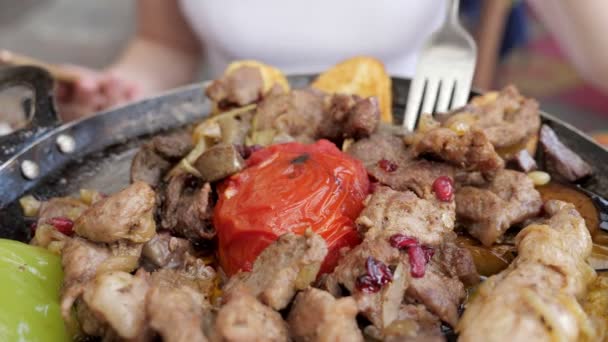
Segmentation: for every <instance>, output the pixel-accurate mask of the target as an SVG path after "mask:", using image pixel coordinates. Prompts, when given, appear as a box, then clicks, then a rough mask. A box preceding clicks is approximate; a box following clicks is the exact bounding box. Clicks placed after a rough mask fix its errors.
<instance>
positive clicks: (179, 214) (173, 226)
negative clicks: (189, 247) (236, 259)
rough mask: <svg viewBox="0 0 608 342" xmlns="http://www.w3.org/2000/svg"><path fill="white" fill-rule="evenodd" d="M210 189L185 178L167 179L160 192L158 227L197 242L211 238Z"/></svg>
mask: <svg viewBox="0 0 608 342" xmlns="http://www.w3.org/2000/svg"><path fill="white" fill-rule="evenodd" d="M212 214H213V203H212V201H211V185H210V184H209V183H204V184H201V183H200V182H199V181H198V180H197V179H196V178H194V177H193V176H191V175H189V174H185V173H183V174H178V175H176V176H173V177H171V179H170V180H169V183H168V184H167V186H166V187H165V189H164V200H163V204H162V209H161V214H160V215H161V223H160V225H161V227H162V228H163V229H168V230H171V231H172V232H174V233H175V234H176V235H179V236H182V237H185V238H187V239H188V240H190V241H193V242H198V241H201V240H210V239H212V238H213V237H214V236H215V228H214V227H213V224H212Z"/></svg>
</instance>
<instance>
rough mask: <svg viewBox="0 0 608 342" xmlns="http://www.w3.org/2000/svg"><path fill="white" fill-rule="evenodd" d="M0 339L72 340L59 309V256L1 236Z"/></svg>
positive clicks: (60, 276) (60, 271)
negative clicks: (0, 305)
mask: <svg viewBox="0 0 608 342" xmlns="http://www.w3.org/2000/svg"><path fill="white" fill-rule="evenodd" d="M0 274H2V281H0V303H2V310H0V341H71V340H72V338H71V337H72V336H71V335H72V334H70V332H69V331H68V329H66V326H65V325H64V322H63V319H62V318H61V313H60V309H59V290H60V288H61V281H62V279H63V271H62V270H61V258H60V257H58V256H57V255H55V254H53V253H51V252H49V251H47V250H45V249H43V248H40V247H34V246H29V245H26V244H24V243H21V242H17V241H12V240H3V239H0Z"/></svg>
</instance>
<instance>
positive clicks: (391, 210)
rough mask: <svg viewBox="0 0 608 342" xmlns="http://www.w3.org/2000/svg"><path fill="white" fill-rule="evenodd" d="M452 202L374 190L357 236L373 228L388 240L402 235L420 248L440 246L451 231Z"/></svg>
mask: <svg viewBox="0 0 608 342" xmlns="http://www.w3.org/2000/svg"><path fill="white" fill-rule="evenodd" d="M454 220H455V214H454V202H453V201H451V202H442V201H439V200H437V199H436V198H435V197H434V196H433V197H431V198H429V199H424V198H419V197H418V196H416V194H415V193H413V192H411V191H403V192H401V191H395V190H393V189H391V188H389V187H386V186H379V187H377V188H376V190H375V191H374V193H373V194H372V196H371V198H369V199H368V201H367V204H366V206H365V208H364V209H363V211H362V212H361V214H360V215H359V217H358V218H357V220H356V221H355V223H356V224H357V228H358V229H359V231H360V232H362V233H365V232H367V231H368V230H370V229H372V228H376V230H374V232H378V233H380V234H382V235H383V236H385V237H386V238H389V237H390V236H391V235H393V234H403V235H406V236H409V237H413V238H416V239H418V241H419V242H420V243H421V244H424V245H429V246H439V245H440V244H441V243H443V241H444V239H445V238H446V237H447V236H448V235H450V234H452V232H453V230H454Z"/></svg>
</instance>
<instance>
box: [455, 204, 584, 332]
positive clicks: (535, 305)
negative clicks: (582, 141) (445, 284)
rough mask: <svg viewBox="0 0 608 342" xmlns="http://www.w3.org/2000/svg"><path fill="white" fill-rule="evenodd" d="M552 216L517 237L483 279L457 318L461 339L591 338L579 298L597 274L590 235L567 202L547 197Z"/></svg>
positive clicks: (549, 211)
mask: <svg viewBox="0 0 608 342" xmlns="http://www.w3.org/2000/svg"><path fill="white" fill-rule="evenodd" d="M544 209H545V212H546V213H547V214H548V215H549V216H550V218H549V219H547V220H545V221H544V222H539V223H535V224H532V225H530V226H528V227H526V228H524V229H523V230H522V231H521V232H520V233H519V234H518V235H517V237H516V243H517V250H518V257H517V258H516V259H515V260H514V261H513V262H512V263H511V264H510V265H509V267H508V268H507V269H506V270H504V271H502V272H501V273H499V274H497V275H494V276H492V277H490V278H488V279H487V280H486V281H484V282H483V283H482V284H481V286H480V287H479V289H478V290H477V295H476V296H475V297H474V298H473V299H472V300H471V301H470V302H469V303H468V305H467V308H466V310H465V312H464V314H463V316H462V318H461V320H460V322H459V324H458V329H457V330H458V332H459V336H460V337H459V340H461V341H465V342H466V341H481V340H483V341H550V340H553V339H555V338H556V337H559V338H560V339H561V340H563V341H579V340H593V331H592V329H590V328H591V327H590V325H589V321H588V318H587V317H586V314H585V313H584V311H583V310H582V308H581V306H580V304H579V302H578V301H577V298H580V297H581V296H582V295H583V294H584V292H585V291H586V287H587V285H588V284H589V283H590V282H591V281H592V280H593V279H594V278H595V272H593V269H592V268H591V266H589V264H588V263H587V262H586V261H585V260H586V258H587V257H588V256H589V254H590V253H591V248H592V241H591V235H590V234H589V231H588V229H587V227H586V226H585V221H584V219H583V218H582V217H581V216H580V214H579V213H578V212H577V211H576V209H575V208H574V206H573V205H572V204H569V203H565V202H559V201H548V202H547V203H545V206H544Z"/></svg>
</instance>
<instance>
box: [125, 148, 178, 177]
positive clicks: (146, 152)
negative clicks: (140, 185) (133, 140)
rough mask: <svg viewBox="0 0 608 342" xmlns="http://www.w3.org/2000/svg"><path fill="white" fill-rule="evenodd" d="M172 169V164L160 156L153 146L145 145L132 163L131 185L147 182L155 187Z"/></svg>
mask: <svg viewBox="0 0 608 342" xmlns="http://www.w3.org/2000/svg"><path fill="white" fill-rule="evenodd" d="M170 168H171V162H169V161H167V160H165V159H164V158H163V157H162V156H161V155H160V154H158V153H157V152H156V151H155V150H154V146H153V145H151V144H144V145H142V146H141V147H140V149H139V151H137V153H136V154H135V156H134V157H133V160H132V161H131V170H130V177H131V183H135V182H145V183H148V184H150V186H154V187H155V186H157V185H158V184H159V183H160V181H161V179H162V177H163V175H164V174H165V173H166V172H167V171H169V169H170Z"/></svg>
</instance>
